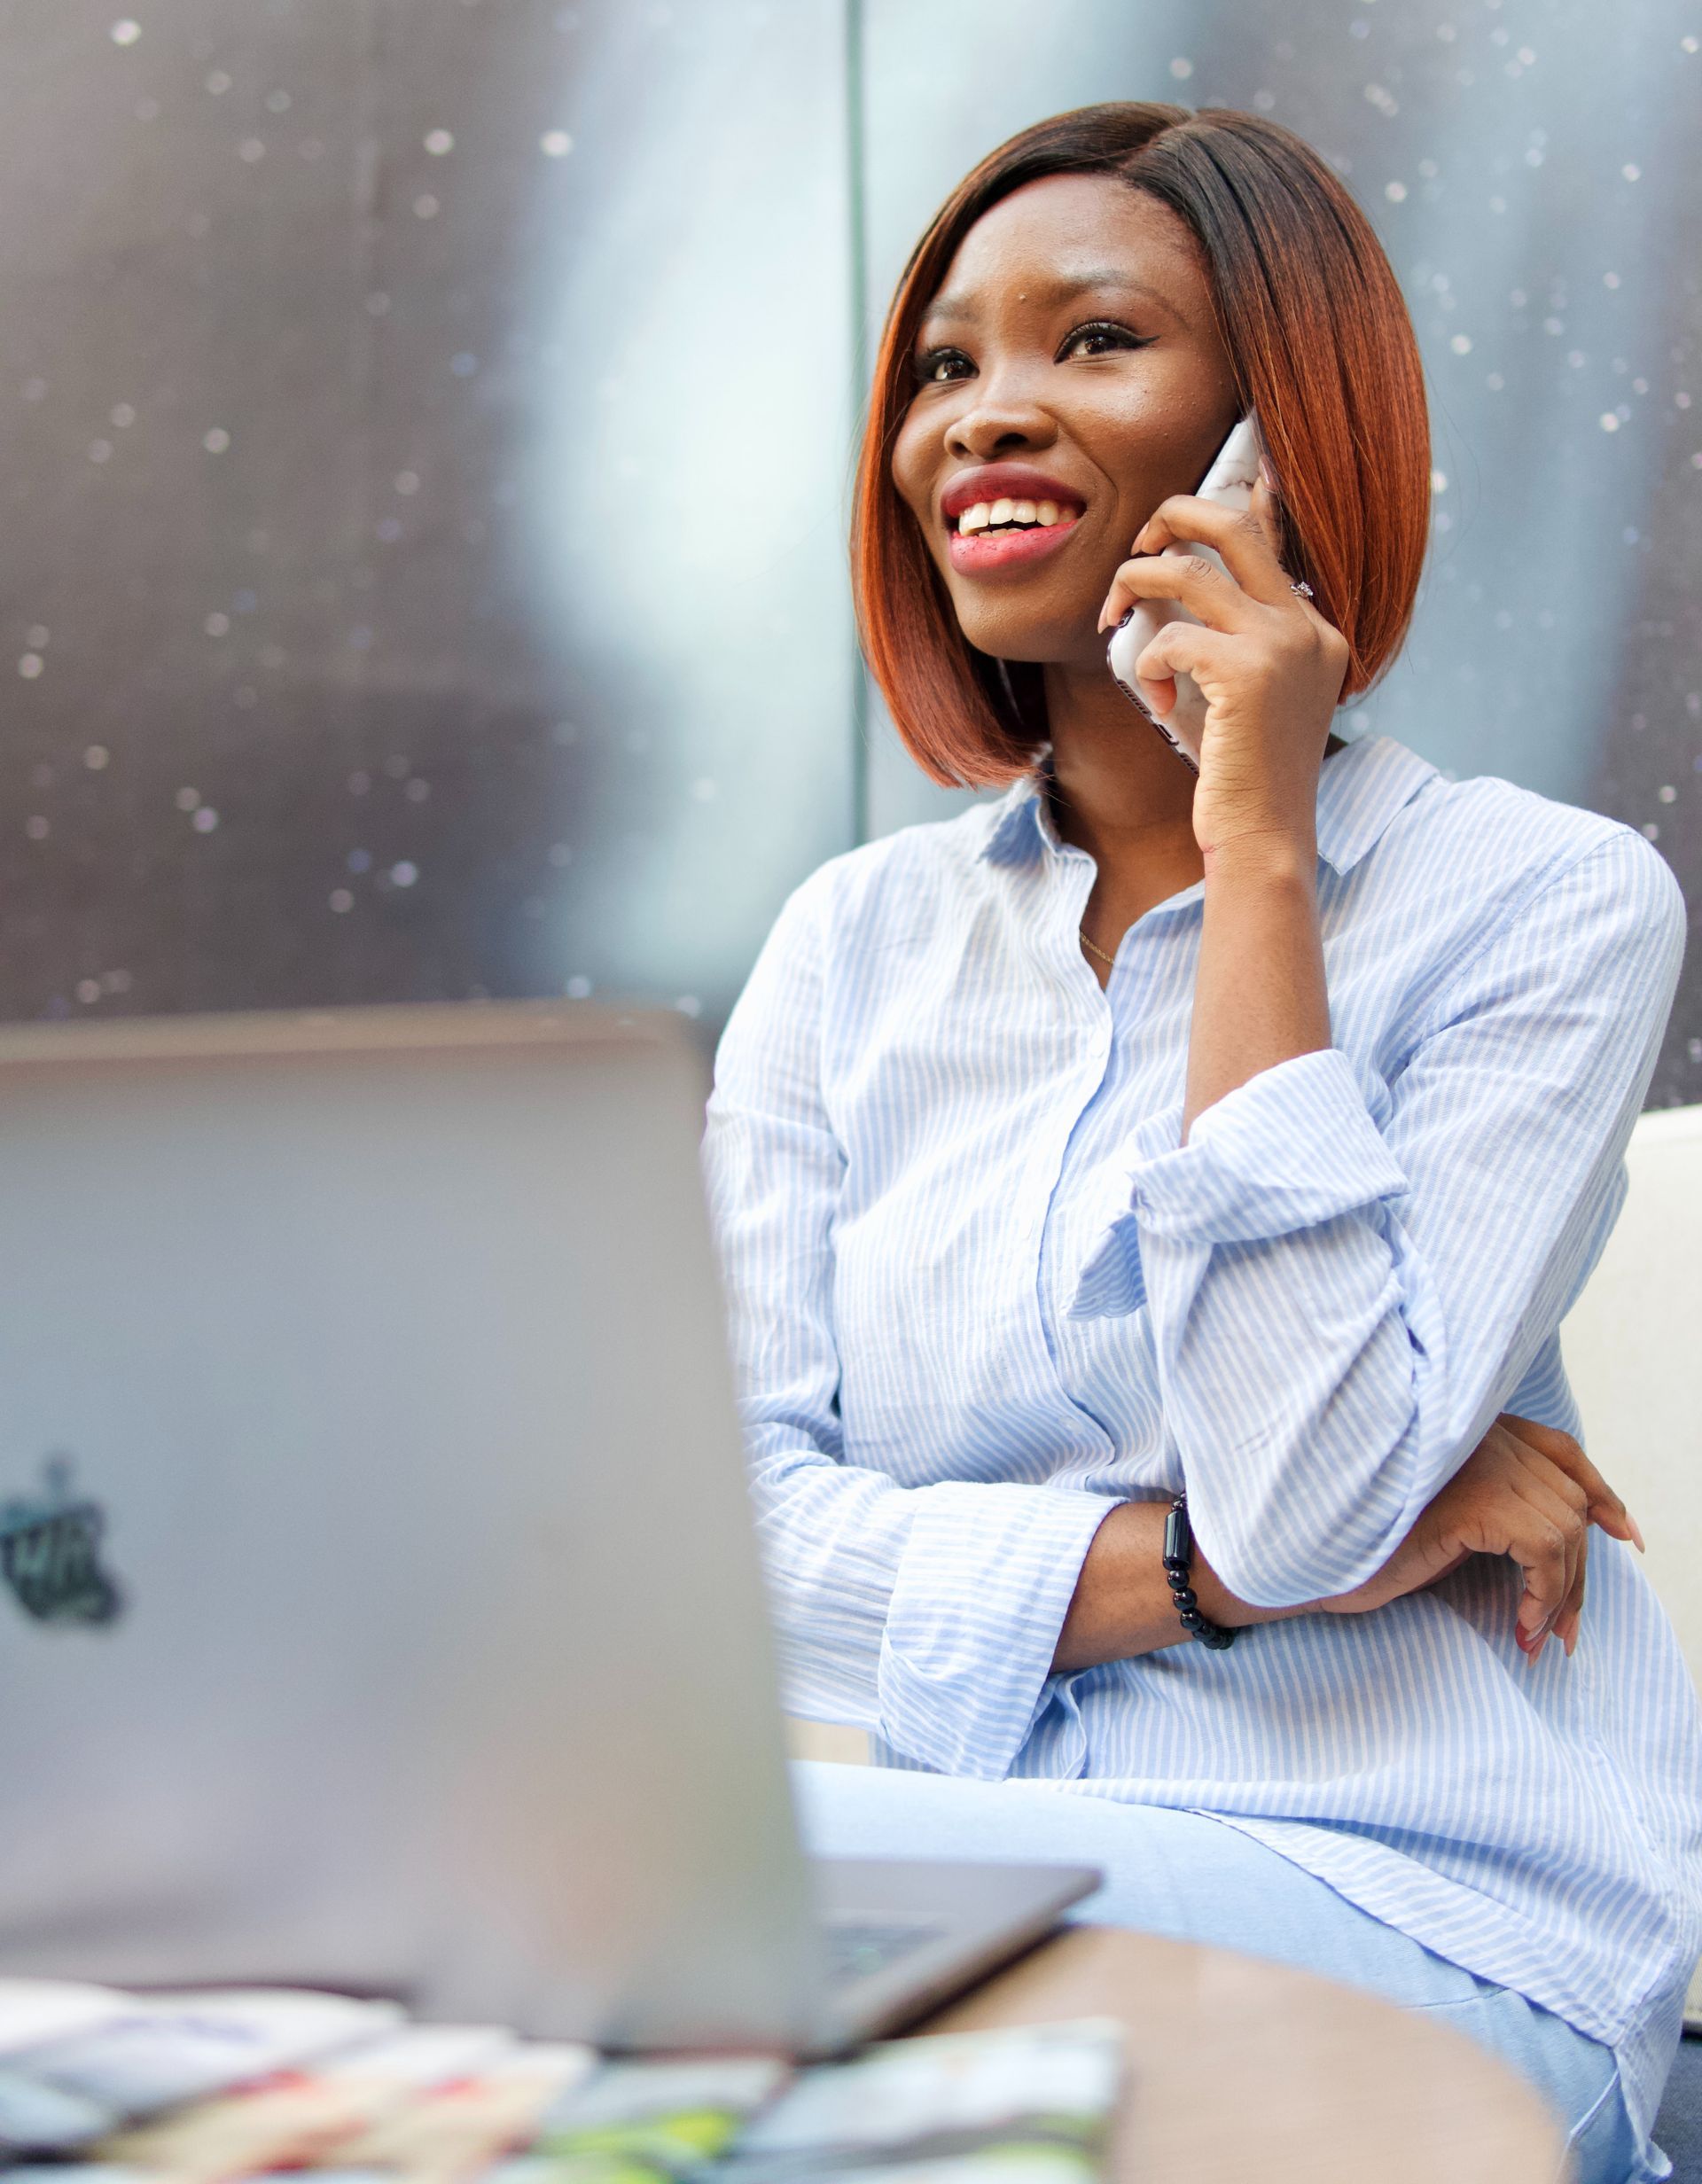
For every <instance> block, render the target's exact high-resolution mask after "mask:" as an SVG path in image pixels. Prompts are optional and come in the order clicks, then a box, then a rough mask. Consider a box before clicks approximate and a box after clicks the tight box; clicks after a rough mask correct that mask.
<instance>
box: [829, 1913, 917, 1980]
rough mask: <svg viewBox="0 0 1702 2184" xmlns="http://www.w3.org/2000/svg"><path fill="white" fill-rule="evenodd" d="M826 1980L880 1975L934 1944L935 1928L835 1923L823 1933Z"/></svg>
mask: <svg viewBox="0 0 1702 2184" xmlns="http://www.w3.org/2000/svg"><path fill="white" fill-rule="evenodd" d="M826 1933H827V1976H828V1977H829V1978H830V1979H861V1978H863V1977H865V1976H866V1975H867V1974H868V1973H870V1972H873V1971H882V1970H885V1969H886V1966H887V1965H888V1964H890V1963H893V1962H894V1961H895V1960H896V1959H897V1958H899V1957H901V1956H908V1955H909V1954H910V1951H911V1950H912V1949H919V1948H920V1947H921V1946H922V1945H923V1943H924V1942H925V1941H937V1940H938V1939H939V1938H940V1934H941V1929H940V1928H939V1927H937V1926H890V1925H880V1924H878V1923H876V1922H875V1921H874V1920H872V1919H846V1920H844V1921H842V1922H841V1921H835V1922H834V1923H831V1925H829V1926H828V1927H827V1929H826Z"/></svg>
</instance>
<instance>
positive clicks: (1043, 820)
mask: <svg viewBox="0 0 1702 2184" xmlns="http://www.w3.org/2000/svg"><path fill="white" fill-rule="evenodd" d="M1437 770H1438V769H1437V768H1435V767H1434V766H1433V765H1432V764H1431V762H1430V761H1429V760H1428V759H1423V758H1420V757H1419V755H1418V753H1417V752H1416V751H1411V750H1409V749H1408V747H1407V745H1405V744H1403V743H1398V742H1397V741H1396V740H1395V738H1394V737H1393V736H1362V737H1359V738H1358V739H1357V740H1356V741H1355V742H1353V743H1350V744H1349V745H1347V748H1346V749H1345V750H1341V751H1338V752H1337V753H1335V754H1334V756H1333V757H1331V758H1330V759H1329V760H1327V761H1325V763H1324V766H1323V771H1322V773H1321V774H1320V775H1319V776H1318V806H1317V815H1318V816H1317V824H1318V854H1319V856H1320V857H1322V858H1323V862H1325V863H1326V864H1327V865H1328V866H1329V867H1330V869H1331V871H1332V872H1336V873H1338V874H1339V873H1344V872H1351V871H1352V870H1353V869H1354V867H1355V865H1356V864H1357V863H1358V862H1359V861H1360V859H1361V858H1362V856H1364V855H1365V854H1366V853H1367V851H1369V850H1370V849H1372V848H1374V847H1375V846H1376V845H1377V843H1378V841H1380V840H1381V839H1382V837H1383V836H1384V834H1385V833H1386V832H1387V831H1388V829H1389V827H1390V825H1391V824H1392V823H1393V821H1394V815H1395V814H1396V813H1397V812H1398V811H1400V810H1401V809H1402V807H1404V806H1406V805H1408V804H1409V803H1410V802H1411V801H1412V800H1413V798H1414V797H1415V796H1417V793H1418V792H1419V790H1420V789H1422V788H1423V787H1424V786H1425V783H1426V782H1428V781H1430V780H1431V779H1432V778H1433V776H1435V774H1436V773H1437ZM1053 772H1054V768H1053V764H1052V746H1051V745H1050V743H1044V744H1042V745H1041V746H1040V751H1039V755H1038V757H1037V758H1036V760H1035V762H1034V765H1033V767H1031V768H1030V769H1029V770H1028V772H1027V773H1026V774H1022V775H1019V776H1018V778H1017V779H1016V780H1015V781H1014V782H1012V783H1011V786H1010V788H1009V789H1008V790H1007V791H1006V792H1005V793H1004V795H1003V796H1002V797H1001V798H1000V799H999V800H998V801H997V802H996V803H994V804H990V805H989V806H988V810H989V811H990V813H991V815H992V816H991V818H990V820H989V821H988V834H987V839H986V840H985V842H983V843H982V845H981V846H980V849H979V850H978V851H977V852H976V858H977V862H980V860H981V859H982V858H985V859H986V860H987V861H988V862H989V863H993V864H1027V863H1031V862H1033V861H1034V858H1035V857H1037V856H1039V855H1041V854H1043V852H1044V851H1045V850H1047V849H1050V850H1051V851H1052V852H1054V853H1056V852H1058V850H1060V849H1061V848H1062V847H1063V843H1062V841H1061V839H1060V838H1059V835H1058V828H1057V825H1056V823H1055V822H1054V820H1053V818H1052V812H1051V807H1050V804H1049V803H1048V802H1047V800H1046V793H1045V792H1046V788H1047V784H1049V783H1050V780H1051V778H1052V776H1053Z"/></svg>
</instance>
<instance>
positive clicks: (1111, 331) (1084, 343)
mask: <svg viewBox="0 0 1702 2184" xmlns="http://www.w3.org/2000/svg"><path fill="white" fill-rule="evenodd" d="M1153 339H1155V337H1154V336H1153V335H1152V334H1138V333H1132V332H1131V331H1129V329H1128V327H1127V326H1120V325H1118V324H1116V322H1115V320H1113V319H1108V318H1096V319H1094V320H1093V321H1091V323H1090V324H1088V325H1086V326H1078V327H1077V328H1076V330H1075V331H1074V333H1072V334H1067V335H1066V337H1065V340H1064V346H1063V347H1062V348H1061V349H1059V351H1058V362H1059V363H1063V361H1064V359H1065V358H1066V356H1108V355H1110V354H1111V353H1112V351H1113V349H1144V348H1145V347H1147V345H1148V343H1149V342H1151V341H1152V340H1153Z"/></svg>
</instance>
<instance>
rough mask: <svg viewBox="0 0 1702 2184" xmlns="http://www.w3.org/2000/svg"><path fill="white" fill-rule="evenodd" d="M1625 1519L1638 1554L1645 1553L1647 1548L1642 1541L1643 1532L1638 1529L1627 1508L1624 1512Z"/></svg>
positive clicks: (1634, 1518)
mask: <svg viewBox="0 0 1702 2184" xmlns="http://www.w3.org/2000/svg"><path fill="white" fill-rule="evenodd" d="M1625 1521H1626V1524H1627V1525H1628V1527H1629V1528H1630V1533H1631V1537H1632V1539H1633V1541H1635V1542H1636V1549H1637V1552H1638V1554H1639V1555H1646V1554H1647V1553H1648V1552H1649V1550H1648V1548H1646V1547H1645V1546H1644V1545H1643V1533H1641V1532H1640V1531H1639V1530H1638V1528H1637V1520H1636V1517H1633V1515H1632V1514H1631V1512H1630V1510H1629V1509H1627V1511H1626V1512H1625Z"/></svg>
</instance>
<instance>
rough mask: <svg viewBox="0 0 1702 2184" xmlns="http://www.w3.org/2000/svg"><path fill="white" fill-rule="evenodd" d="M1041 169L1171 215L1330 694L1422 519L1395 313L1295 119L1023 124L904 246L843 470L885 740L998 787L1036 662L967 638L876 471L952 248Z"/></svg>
mask: <svg viewBox="0 0 1702 2184" xmlns="http://www.w3.org/2000/svg"><path fill="white" fill-rule="evenodd" d="M1042 175H1114V176H1115V177H1116V178H1117V179H1118V180H1120V181H1121V182H1123V183H1127V184H1128V187H1129V188H1130V189H1131V190H1142V191H1147V192H1148V193H1149V194H1151V195H1152V196H1153V197H1155V198H1157V199H1159V201H1160V202H1161V203H1163V204H1166V205H1167V206H1169V207H1170V208H1171V209H1172V210H1173V211H1174V212H1175V213H1176V214H1179V215H1180V216H1181V218H1182V219H1183V220H1184V221H1185V222H1187V224H1188V226H1189V227H1190V229H1191V230H1192V231H1193V234H1194V236H1195V238H1197V240H1198V245H1199V249H1200V253H1201V255H1202V258H1203V260H1204V265H1205V270H1206V279H1207V284H1208V286H1209V288H1210V292H1211V296H1212V302H1213V308H1214V311H1215V314H1216V317H1217V323H1218V329H1219V331H1220V333H1221V335H1222V341H1223V346H1224V348H1225V349H1226V351H1227V352H1228V355H1229V358H1230V366H1231V369H1232V370H1233V371H1234V373H1235V375H1236V379H1237V387H1238V391H1239V394H1240V397H1241V412H1242V414H1243V415H1245V413H1246V411H1247V410H1248V409H1255V410H1256V411H1257V412H1258V417H1259V425H1260V431H1261V435H1262V437H1263V440H1264V443H1265V447H1266V448H1267V450H1268V452H1269V457H1270V461H1271V464H1272V466H1273V468H1274V469H1275V471H1276V482H1277V491H1278V495H1279V498H1280V500H1281V503H1282V507H1281V523H1282V532H1283V536H1282V558H1283V564H1284V567H1285V568H1287V569H1288V570H1289V572H1290V573H1292V575H1294V576H1297V577H1303V578H1304V579H1305V580H1306V581H1307V582H1308V583H1309V584H1310V585H1311V586H1312V589H1313V594H1314V597H1313V604H1314V605H1316V608H1317V610H1318V612H1319V613H1321V614H1322V615H1323V618H1324V620H1326V621H1329V622H1331V623H1333V624H1334V626H1335V628H1338V629H1339V631H1340V632H1341V634H1342V635H1343V636H1345V637H1346V638H1347V642H1348V644H1349V646H1350V647H1351V651H1350V655H1349V659H1348V664H1347V676H1346V679H1345V680H1344V682H1343V684H1342V690H1341V702H1342V703H1343V704H1344V705H1345V704H1347V701H1348V700H1349V699H1350V698H1358V697H1362V696H1363V694H1364V693H1365V691H1366V690H1369V689H1370V688H1371V687H1372V685H1373V684H1374V683H1376V682H1377V680H1378V678H1379V677H1380V676H1381V675H1383V673H1384V672H1385V671H1386V669H1387V668H1388V667H1389V666H1390V665H1391V664H1392V663H1393V661H1394V658H1395V655H1396V654H1397V653H1398V652H1399V651H1400V649H1401V644H1402V642H1403V641H1404V639H1405V637H1406V634H1407V629H1408V627H1409V623H1410V621H1411V619H1412V610H1413V604H1414V601H1415V599H1416V597H1417V590H1418V578H1419V573H1420V570H1421V568H1422V566H1423V563H1424V556H1425V541H1426V538H1427V536H1428V534H1429V527H1430V427H1429V420H1428V417H1427V414H1426V409H1425V387H1424V372H1423V367H1422V365H1421V363H1420V361H1419V355H1418V345H1417V340H1416V339H1415V338H1414V335H1413V331H1412V324H1411V321H1410V319H1409V317H1408V315H1407V308H1406V303H1405V300H1404V299H1403V298H1402V296H1401V290H1400V286H1399V284H1398V283H1397V282H1396V280H1395V277H1394V271H1393V269H1391V267H1390V265H1389V261H1388V260H1387V258H1386V256H1385V255H1384V253H1383V248H1382V246H1381V245H1380V244H1379V243H1378V239H1377V237H1376V235H1375V234H1374V232H1373V231H1372V229H1371V226H1370V222H1369V221H1368V220H1367V219H1366V217H1365V215H1364V214H1363V213H1362V212H1361V210H1360V209H1359V207H1358V206H1357V205H1356V204H1355V202H1354V200H1353V199H1352V198H1351V197H1350V196H1349V195H1348V193H1347V191H1346V190H1345V189H1344V188H1343V187H1342V185H1341V183H1340V182H1339V180H1338V179H1337V177H1336V176H1335V175H1334V174H1332V173H1331V169H1330V168H1329V167H1328V166H1327V165H1326V164H1325V162H1324V161H1323V160H1322V159H1321V158H1320V157H1319V156H1318V154H1317V153H1316V152H1315V151H1313V149H1312V148H1311V146H1310V145H1309V144H1306V143H1305V142H1303V140H1302V139H1301V138H1300V137H1299V136H1295V135H1294V134H1293V133H1292V130H1289V129H1284V128H1282V127H1280V126H1279V124H1277V123H1276V122H1274V121H1265V120H1264V119H1262V118H1261V116H1259V115H1257V114H1251V113H1237V112H1235V111H1233V110H1232V109H1229V108H1222V107H1208V108H1206V109H1204V110H1203V111H1201V112H1199V113H1192V112H1191V111H1190V110H1189V109H1188V108H1187V107H1185V106H1170V105H1148V104H1118V105H1103V106H1082V107H1079V108H1078V109H1077V110H1076V111H1075V112H1074V113H1060V114H1055V115H1054V116H1053V117H1052V119H1051V120H1050V121H1040V122H1036V123H1035V125H1034V127H1033V128H1032V129H1024V130H1023V131H1022V132H1021V134H1020V135H1019V136H1013V137H1011V140H1010V142H1009V143H1008V144H1001V145H1000V146H999V148H998V149H997V151H995V152H990V153H989V154H988V157H987V158H986V159H984V160H982V161H981V163H980V166H979V167H977V168H975V169H974V171H973V172H972V174H970V175H966V176H965V177H964V180H963V181H962V182H961V183H959V184H958V185H957V187H956V190H955V191H953V192H952V194H951V196H950V197H949V199H947V200H946V203H945V204H944V205H943V206H942V207H941V209H940V211H939V213H938V214H936V215H935V216H934V219H933V224H932V225H931V226H930V227H929V229H928V230H927V232H926V234H925V235H924V236H923V238H922V239H921V241H920V242H919V243H918V244H917V246H916V248H915V250H914V251H913V252H912V253H911V254H910V262H909V264H908V265H907V266H906V267H905V269H904V271H903V274H902V277H900V280H899V284H898V290H897V293H896V294H895V295H894V299H893V304H892V308H891V310H890V311H889V313H888V314H887V318H886V330H885V331H884V332H883V334H882V336H881V341H880V349H879V354H878V357H877V359H876V363H875V372H874V385H873V387H872V389H871V396H870V403H869V415H868V422H867V424H866V425H865V427H864V430H863V447H862V451H861V454H860V456H859V459H858V464H857V480H856V489H855V514H854V518H853V528H852V588H853V593H854V597H855V603H856V612H857V627H858V631H859V634H860V636H861V637H862V641H863V652H864V656H865V657H866V659H868V662H869V667H870V670H871V673H872V675H874V678H875V680H876V682H877V683H878V684H879V686H880V689H881V692H882V694H883V696H884V697H885V698H886V704H887V706H888V708H889V709H890V711H891V713H892V716H893V719H894V723H895V724H896V726H897V729H898V732H899V734H900V735H901V736H902V737H903V739H904V742H905V745H906V746H907V747H908V749H909V750H910V755H911V757H912V758H914V759H915V761H916V762H917V765H918V766H919V767H920V768H922V770H923V772H924V773H925V774H926V775H927V776H929V777H930V779H932V780H933V781H936V782H938V783H940V784H941V786H942V787H948V788H956V787H963V788H989V787H1005V786H1008V785H1009V784H1010V783H1011V782H1012V781H1014V780H1015V779H1016V778H1017V776H1019V774H1021V773H1024V772H1026V771H1027V769H1028V768H1029V767H1030V766H1032V764H1033V763H1034V757H1035V755H1036V753H1037V750H1038V746H1039V745H1040V744H1041V743H1042V741H1043V740H1044V739H1045V737H1046V734H1047V729H1046V707H1045V698H1044V694H1043V691H1042V676H1041V671H1040V669H1039V668H1038V667H1033V666H1029V665H1019V664H1017V663H1015V662H1011V663H1009V664H1007V663H1005V662H1003V661H1000V660H995V659H991V658H990V657H989V656H988V654H987V653H985V652H980V651H977V650H976V649H975V648H974V646H972V644H969V642H968V641H967V639H966V638H965V637H964V635H963V633H962V631H961V630H960V629H959V628H958V626H957V620H956V614H955V613H954V612H953V610H952V606H951V603H950V600H949V597H948V596H947V594H946V590H945V588H944V586H943V585H942V584H941V581H940V577H939V573H938V572H937V571H936V570H935V568H934V566H933V560H932V558H930V556H929V553H928V550H927V546H926V543H925V541H924V539H923V536H922V534H921V530H920V528H919V527H918V526H917V522H916V519H915V518H914V517H913V516H912V515H911V513H910V510H909V509H908V508H907V507H906V506H905V504H904V503H903V502H902V500H901V499H900V497H899V494H898V490H897V488H896V487H895V486H894V483H893V478H892V462H891V457H892V448H893V441H894V437H895V435H896V433H897V432H898V429H899V426H900V425H901V424H902V421H903V417H904V413H905V410H906V409H907V408H908V407H909V404H910V396H911V393H912V391H913V383H912V379H911V366H910V359H911V355H912V352H913V349H914V347H915V343H916V334H917V327H918V325H919V324H920V323H921V320H922V316H923V314H924V312H925V310H926V309H927V307H928V304H929V303H930V301H931V300H932V299H933V296H934V295H935V294H936V293H937V292H938V291H939V288H940V285H941V282H942V280H943V279H944V278H945V275H946V270H947V268H948V267H949V265H950V263H951V261H952V258H953V257H954V256H955V254H956V250H957V246H958V245H959V243H961V242H962V240H963V238H964V236H965V235H966V234H967V233H968V231H969V230H970V228H971V227H972V225H973V224H974V222H976V221H977V220H979V219H980V216H981V214H983V213H984V212H986V211H988V208H989V207H992V206H994V205H996V204H997V203H998V201H999V200H1000V199H1001V198H1004V197H1008V196H1009V195H1010V194H1011V191H1013V190H1017V189H1019V188H1020V187H1021V186H1022V184H1023V183H1028V182H1034V181H1037V180H1039V179H1040V177H1041V176H1042Z"/></svg>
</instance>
